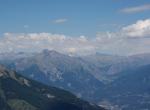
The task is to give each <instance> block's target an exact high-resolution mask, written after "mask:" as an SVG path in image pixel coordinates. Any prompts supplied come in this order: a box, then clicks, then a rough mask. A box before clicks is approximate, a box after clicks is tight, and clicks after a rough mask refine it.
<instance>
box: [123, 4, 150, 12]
mask: <svg viewBox="0 0 150 110" xmlns="http://www.w3.org/2000/svg"><path fill="white" fill-rule="evenodd" d="M148 10H150V4H146V5H141V6H135V7H128V8H124V9H122V10H120V11H121V12H122V13H138V12H142V11H148Z"/></svg>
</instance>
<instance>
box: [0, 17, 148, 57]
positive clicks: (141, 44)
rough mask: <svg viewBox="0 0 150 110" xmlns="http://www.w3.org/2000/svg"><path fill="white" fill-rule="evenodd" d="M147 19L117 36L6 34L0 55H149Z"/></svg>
mask: <svg viewBox="0 0 150 110" xmlns="http://www.w3.org/2000/svg"><path fill="white" fill-rule="evenodd" d="M149 46H150V19H146V20H139V21H137V22H136V23H134V24H131V25H128V26H125V27H122V29H120V30H118V32H98V33H97V35H96V36H95V37H91V38H88V37H86V36H83V35H82V36H77V37H71V36H67V35H62V34H52V33H5V34H4V35H3V36H2V37H0V52H1V53H2V52H20V51H23V52H39V51H42V50H43V49H49V50H56V51H58V52H61V53H65V54H72V55H88V54H94V53H96V52H100V53H109V54H119V55H131V54H138V53H147V52H150V49H149Z"/></svg>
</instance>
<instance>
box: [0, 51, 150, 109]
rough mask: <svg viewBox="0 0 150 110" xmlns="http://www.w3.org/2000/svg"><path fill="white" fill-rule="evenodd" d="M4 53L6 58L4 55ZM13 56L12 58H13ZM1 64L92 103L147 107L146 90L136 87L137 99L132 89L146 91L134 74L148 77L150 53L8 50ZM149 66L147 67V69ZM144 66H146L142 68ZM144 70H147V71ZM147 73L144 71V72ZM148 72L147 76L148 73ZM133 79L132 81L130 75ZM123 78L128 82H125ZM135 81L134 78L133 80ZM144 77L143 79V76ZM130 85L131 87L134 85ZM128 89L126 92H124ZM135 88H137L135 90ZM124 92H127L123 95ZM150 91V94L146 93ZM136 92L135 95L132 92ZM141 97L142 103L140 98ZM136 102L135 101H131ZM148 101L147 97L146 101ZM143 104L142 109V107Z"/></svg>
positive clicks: (118, 106) (122, 106)
mask: <svg viewBox="0 0 150 110" xmlns="http://www.w3.org/2000/svg"><path fill="white" fill-rule="evenodd" d="M4 56H5V57H4ZM10 56H11V57H10ZM0 63H1V64H3V65H5V66H7V67H8V68H10V69H13V70H16V71H17V72H19V73H20V74H22V75H23V76H26V77H28V78H32V79H34V80H37V81H39V82H42V83H44V84H47V85H52V86H55V87H58V88H63V89H65V90H69V91H70V92H73V93H74V94H76V96H78V97H80V98H83V99H86V100H88V101H91V102H96V103H100V105H101V104H103V105H109V107H110V108H112V107H113V108H114V110H117V109H118V110H119V109H120V108H122V110H129V108H131V107H132V108H133V109H135V108H136V106H137V105H136V104H135V103H137V104H138V105H139V106H140V107H141V108H140V107H139V106H137V107H139V108H140V109H138V108H136V110H142V109H145V108H146V107H147V106H145V102H143V103H142V104H143V105H142V104H141V102H140V101H142V100H146V99H144V98H145V97H146V96H147V95H146V96H145V95H144V96H145V97H144V98H143V99H140V98H139V97H138V96H140V95H142V96H143V94H144V93H145V91H144V89H141V91H140V89H137V94H136V96H135V97H136V98H133V99H132V100H131V98H130V97H128V96H130V95H127V94H129V93H130V94H132V93H134V92H133V91H131V90H130V89H129V85H130V83H132V84H131V85H132V86H133V87H131V88H138V85H139V86H142V87H143V88H145V89H146V90H147V88H148V85H147V86H144V85H140V84H141V83H142V82H141V79H140V78H137V77H134V76H136V73H137V72H138V74H139V76H140V75H141V76H142V77H148V75H149V74H150V73H149V68H148V66H149V64H150V54H148V53H147V54H140V55H133V56H117V55H106V54H100V53H97V54H94V55H89V56H82V57H75V56H68V55H64V54H61V53H58V52H56V51H49V50H43V51H42V52H40V53H32V54H29V53H19V54H18V53H13V54H11V53H9V54H8V53H6V54H1V55H0ZM146 67H147V68H146ZM141 68H144V69H142V71H140V70H141ZM144 70H145V71H144ZM144 72H145V73H144ZM146 74H147V76H145V75H146ZM131 77H132V78H133V79H132V80H131V79H130V78H131ZM124 78H125V79H126V82H129V83H128V84H127V83H125V82H123V81H124ZM136 78H137V79H136ZM134 80H135V81H134ZM143 80H144V79H143ZM131 85H130V86H131ZM125 89H126V91H124V90H125ZM135 90H136V89H135ZM121 91H123V93H124V94H125V95H126V97H121V96H123V95H122V93H121ZM146 94H149V93H146ZM132 95H133V94H132ZM138 98H139V100H140V101H139V102H137V99H138ZM130 101H133V102H135V103H131V102H130ZM146 101H147V100H146ZM142 107H143V108H142Z"/></svg>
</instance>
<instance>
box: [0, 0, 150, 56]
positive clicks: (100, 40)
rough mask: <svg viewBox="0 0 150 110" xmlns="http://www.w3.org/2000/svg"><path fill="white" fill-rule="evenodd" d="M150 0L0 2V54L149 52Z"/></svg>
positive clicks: (18, 0)
mask: <svg viewBox="0 0 150 110" xmlns="http://www.w3.org/2000/svg"><path fill="white" fill-rule="evenodd" d="M149 46H150V0H0V52H6V51H9V52H11V51H13V52H18V51H30V52H33V51H41V50H42V49H45V48H47V49H50V50H56V51H59V52H62V53H67V54H70V53H71V54H75V55H79V54H80V55H83V54H84V55H87V54H93V53H96V52H100V53H109V54H119V55H132V54H140V53H150V49H149Z"/></svg>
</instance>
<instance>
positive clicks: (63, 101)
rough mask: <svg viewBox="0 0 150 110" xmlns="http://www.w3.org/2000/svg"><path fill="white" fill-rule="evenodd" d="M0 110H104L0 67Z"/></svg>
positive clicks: (60, 90)
mask: <svg viewBox="0 0 150 110" xmlns="http://www.w3.org/2000/svg"><path fill="white" fill-rule="evenodd" d="M0 110H104V109H103V108H101V107H99V106H97V105H94V104H92V103H88V102H86V101H83V100H81V99H79V98H77V97H76V96H74V95H73V94H71V93H69V92H67V91H64V90H62V89H57V88H55V87H50V86H45V85H43V84H41V83H38V82H36V81H33V80H30V79H27V78H25V77H23V76H21V75H19V74H17V73H16V72H14V71H10V70H8V69H6V68H4V67H3V66H0Z"/></svg>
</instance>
